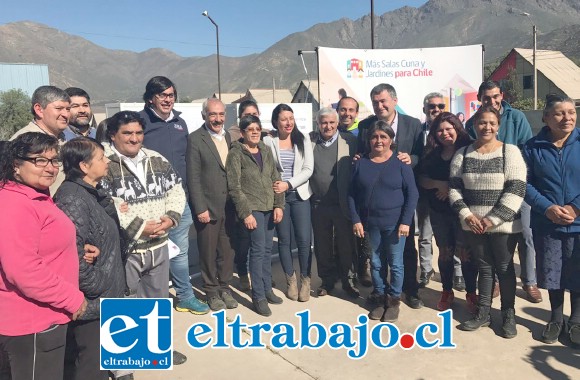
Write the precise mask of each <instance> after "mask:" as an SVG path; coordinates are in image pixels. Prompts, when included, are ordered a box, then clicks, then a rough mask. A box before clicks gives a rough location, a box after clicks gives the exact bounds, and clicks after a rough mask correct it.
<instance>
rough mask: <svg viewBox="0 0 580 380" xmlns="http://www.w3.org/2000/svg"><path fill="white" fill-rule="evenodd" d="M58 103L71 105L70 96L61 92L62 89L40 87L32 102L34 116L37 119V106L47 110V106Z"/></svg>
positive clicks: (35, 91)
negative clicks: (35, 106) (35, 109)
mask: <svg viewBox="0 0 580 380" xmlns="http://www.w3.org/2000/svg"><path fill="white" fill-rule="evenodd" d="M58 101H63V102H69V103H70V96H68V94H67V93H66V92H65V91H64V90H61V89H60V88H58V87H55V86H40V87H38V88H37V89H36V90H34V93H33V94H32V101H31V103H32V106H31V108H30V111H31V112H32V116H34V118H35V119H36V117H37V115H36V112H35V111H34V105H35V104H40V107H41V108H42V109H45V108H46V106H48V105H49V104H50V103H53V102H58Z"/></svg>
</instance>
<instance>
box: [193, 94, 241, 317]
mask: <svg viewBox="0 0 580 380" xmlns="http://www.w3.org/2000/svg"><path fill="white" fill-rule="evenodd" d="M201 116H202V117H203V120H204V121H205V123H204V124H203V126H202V127H201V128H199V129H198V130H197V131H195V132H193V133H192V134H190V135H189V137H188V138H187V156H186V157H187V187H188V189H189V197H190V199H191V206H192V208H193V212H194V215H195V217H194V219H195V221H194V224H195V229H196V230H197V247H198V250H199V261H200V266H201V275H202V278H203V282H204V285H203V288H204V291H205V293H206V296H207V302H208V305H209V307H210V309H212V310H214V311H217V310H221V309H225V308H228V309H233V308H236V307H237V306H238V303H237V302H236V300H235V299H234V298H233V297H232V294H231V291H230V282H231V280H232V276H233V268H234V251H233V249H232V246H231V243H230V239H231V237H232V236H233V235H232V234H233V230H234V228H235V225H236V220H235V218H236V217H235V210H234V205H233V203H232V202H231V200H230V199H229V197H228V183H227V179H226V170H225V163H226V158H227V156H228V152H229V149H230V144H231V142H232V140H231V137H230V135H229V133H227V132H226V130H225V129H224V121H225V118H226V111H225V106H224V104H223V103H222V102H221V100H219V99H216V98H210V99H207V100H206V101H205V102H204V103H203V107H202V111H201Z"/></svg>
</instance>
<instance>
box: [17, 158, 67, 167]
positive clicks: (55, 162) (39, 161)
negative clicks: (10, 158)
mask: <svg viewBox="0 0 580 380" xmlns="http://www.w3.org/2000/svg"><path fill="white" fill-rule="evenodd" d="M18 158H19V159H21V160H24V161H28V162H32V163H33V164H34V166H36V167H39V168H45V167H47V166H48V163H49V162H50V164H51V165H52V166H53V167H55V168H60V167H61V166H62V161H61V160H60V159H59V158H46V157H18Z"/></svg>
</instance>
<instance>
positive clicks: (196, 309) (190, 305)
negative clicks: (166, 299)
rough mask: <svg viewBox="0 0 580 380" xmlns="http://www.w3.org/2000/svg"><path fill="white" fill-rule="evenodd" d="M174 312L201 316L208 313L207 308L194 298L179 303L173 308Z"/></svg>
mask: <svg viewBox="0 0 580 380" xmlns="http://www.w3.org/2000/svg"><path fill="white" fill-rule="evenodd" d="M175 310H177V311H181V312H190V313H192V314H196V315H203V314H207V313H209V307H208V306H207V305H206V304H205V303H203V302H201V301H200V300H198V299H197V298H196V297H195V296H193V297H191V298H190V299H188V300H185V301H181V302H179V303H178V304H177V306H175Z"/></svg>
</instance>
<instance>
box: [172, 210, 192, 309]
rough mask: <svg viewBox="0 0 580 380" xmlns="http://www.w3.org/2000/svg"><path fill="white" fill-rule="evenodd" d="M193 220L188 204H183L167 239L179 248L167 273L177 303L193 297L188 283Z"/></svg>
mask: <svg viewBox="0 0 580 380" xmlns="http://www.w3.org/2000/svg"><path fill="white" fill-rule="evenodd" d="M192 223H193V219H192V216H191V210H190V208H189V204H188V203H187V202H185V208H184V210H183V214H182V215H181V220H180V222H179V224H178V225H177V227H175V228H174V229H172V230H169V239H171V241H172V242H174V243H175V245H177V246H178V247H179V254H178V255H177V256H175V257H174V258H172V259H171V260H169V273H170V274H171V281H172V282H173V287H174V288H175V293H176V294H177V299H178V300H179V302H182V301H186V300H188V299H190V298H191V297H194V294H193V289H192V287H191V283H190V282H189V227H191V225H192Z"/></svg>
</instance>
